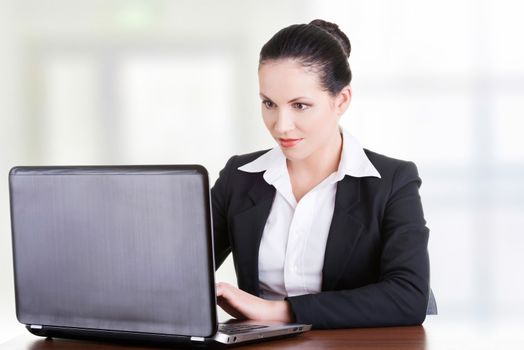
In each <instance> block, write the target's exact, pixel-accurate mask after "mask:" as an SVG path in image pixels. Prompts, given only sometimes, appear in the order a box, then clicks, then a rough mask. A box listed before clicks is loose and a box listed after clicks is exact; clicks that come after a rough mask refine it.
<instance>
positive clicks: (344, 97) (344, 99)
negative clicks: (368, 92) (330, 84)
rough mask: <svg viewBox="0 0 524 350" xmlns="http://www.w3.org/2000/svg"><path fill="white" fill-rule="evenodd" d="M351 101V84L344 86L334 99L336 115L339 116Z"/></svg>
mask: <svg viewBox="0 0 524 350" xmlns="http://www.w3.org/2000/svg"><path fill="white" fill-rule="evenodd" d="M350 103H351V85H347V86H345V87H344V88H343V89H342V90H340V92H339V93H338V95H337V97H336V101H335V109H336V112H337V115H338V116H341V115H342V114H344V112H346V110H347V109H348V107H349V104H350Z"/></svg>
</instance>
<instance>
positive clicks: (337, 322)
mask: <svg viewBox="0 0 524 350" xmlns="http://www.w3.org/2000/svg"><path fill="white" fill-rule="evenodd" d="M350 50H351V46H350V42H349V40H348V38H347V36H346V35H345V34H344V33H343V32H342V31H340V29H339V28H338V26H337V25H336V24H333V23H329V22H325V21H322V20H314V21H312V22H311V23H309V24H300V25H291V26H289V27H286V28H284V29H282V30H280V31H279V32H278V33H276V34H275V35H274V36H273V37H272V38H271V39H270V40H269V41H268V42H267V43H266V44H265V45H264V46H263V47H262V50H261V52H260V61H259V69H258V76H259V87H260V91H259V92H260V98H261V107H262V116H263V119H264V123H265V125H266V127H267V129H268V130H269V132H270V133H271V135H272V136H273V138H274V139H275V141H276V142H277V144H278V145H277V146H275V147H274V148H273V149H270V150H263V151H259V152H254V153H250V154H244V155H239V156H234V157H232V158H231V159H229V161H228V162H227V164H226V165H225V167H224V169H223V170H222V171H221V172H220V175H219V178H218V180H217V181H216V183H215V185H214V186H213V188H212V190H211V195H212V208H213V225H214V244H215V245H214V247H215V259H216V268H218V267H219V266H220V265H221V264H222V262H223V261H224V259H225V258H226V257H227V256H228V255H229V254H230V253H232V254H233V261H234V266H235V270H236V274H237V280H238V286H239V288H236V287H234V286H232V285H230V284H227V283H217V297H218V304H219V305H220V306H221V307H222V308H223V309H224V310H225V311H226V312H228V313H229V314H231V315H233V316H235V317H237V318H247V319H254V320H278V321H284V322H290V321H296V322H300V323H310V324H313V326H314V327H315V328H343V327H375V326H399V325H417V324H420V323H422V322H423V321H424V319H425V316H426V312H427V310H428V300H429V299H430V288H429V259H428V252H427V243H428V233H429V230H428V228H426V226H425V220H424V216H423V212H422V205H421V201H420V197H419V192H418V188H419V186H420V184H421V180H420V178H419V176H418V173H417V168H416V166H415V164H414V163H412V162H408V161H402V160H397V159H393V158H389V157H386V156H384V155H381V154H378V153H374V152H371V151H369V150H367V149H363V148H362V147H361V146H360V144H359V143H358V141H357V139H356V138H355V137H354V136H352V135H351V133H350V132H349V131H348V130H345V129H343V128H342V127H340V126H339V120H340V117H341V116H342V114H343V113H344V112H345V111H346V109H347V108H348V106H349V104H350V101H351V85H350V82H351V71H350V67H349V64H348V57H349V54H350Z"/></svg>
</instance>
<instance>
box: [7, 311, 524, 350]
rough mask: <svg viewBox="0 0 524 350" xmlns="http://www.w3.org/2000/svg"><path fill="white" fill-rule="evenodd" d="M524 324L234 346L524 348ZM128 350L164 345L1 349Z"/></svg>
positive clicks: (437, 324)
mask: <svg viewBox="0 0 524 350" xmlns="http://www.w3.org/2000/svg"><path fill="white" fill-rule="evenodd" d="M523 325H524V324H523V323H522V322H520V321H519V323H515V322H514V323H505V324H501V323H497V324H495V323H487V322H484V323H478V322H465V323H452V322H450V321H443V320H440V319H439V318H438V316H436V317H428V319H427V320H426V322H425V323H424V326H417V327H389V328H360V329H341V330H313V331H310V332H307V333H304V334H301V335H298V336H294V337H291V338H286V339H279V340H271V341H267V342H262V343H255V344H250V345H245V346H238V347H235V349H242V348H246V349H252V350H255V349H367V350H370V349H381V350H382V349H391V350H393V349H403V350H411V349H417V350H419V349H428V350H435V349H436V350H438V349H504V350H506V349H524V334H523V332H521V331H520V329H522V326H523ZM21 327H22V326H21ZM126 348H132V349H136V350H140V349H158V348H161V347H156V346H152V345H151V344H149V345H133V344H129V343H114V342H95V341H80V340H69V339H52V340H46V339H44V338H39V337H36V336H34V335H32V334H29V333H26V334H24V335H20V336H18V337H16V338H14V339H12V340H10V341H8V342H6V343H4V344H1V345H0V349H1V350H4V349H9V350H41V349H46V350H49V349H61V350H64V349H73V350H75V349H89V350H94V349H98V350H100V349H103V350H114V349H126ZM170 348H171V349H173V348H178V347H176V346H175V347H173V346H171V347H170Z"/></svg>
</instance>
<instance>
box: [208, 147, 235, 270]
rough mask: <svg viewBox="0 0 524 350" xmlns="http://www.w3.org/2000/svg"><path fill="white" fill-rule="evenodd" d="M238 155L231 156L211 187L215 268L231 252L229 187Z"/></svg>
mask: <svg viewBox="0 0 524 350" xmlns="http://www.w3.org/2000/svg"><path fill="white" fill-rule="evenodd" d="M235 158H236V156H234V157H231V158H230V159H229V160H228V161H227V163H226V165H225V167H224V169H222V170H221V171H220V173H219V176H218V179H217V180H216V182H215V184H214V185H213V188H211V204H212V218H213V247H214V253H215V269H218V268H219V267H220V265H222V263H223V262H224V260H226V258H227V256H228V255H229V253H231V241H230V239H229V227H228V221H227V206H228V198H227V194H228V188H229V179H230V174H231V169H232V168H233V163H234V160H235Z"/></svg>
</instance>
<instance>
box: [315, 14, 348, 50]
mask: <svg viewBox="0 0 524 350" xmlns="http://www.w3.org/2000/svg"><path fill="white" fill-rule="evenodd" d="M309 24H310V25H314V26H316V27H319V28H321V29H323V30H325V31H326V32H328V33H329V34H331V35H332V36H333V37H335V39H337V41H338V43H339V44H340V46H341V47H342V49H343V50H344V53H345V54H346V56H347V57H348V58H349V55H350V53H351V43H350V42H349V39H348V37H347V36H346V34H344V32H343V31H341V30H340V28H339V27H338V25H336V24H335V23H331V22H327V21H324V20H322V19H315V20H313V21H311V22H309Z"/></svg>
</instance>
